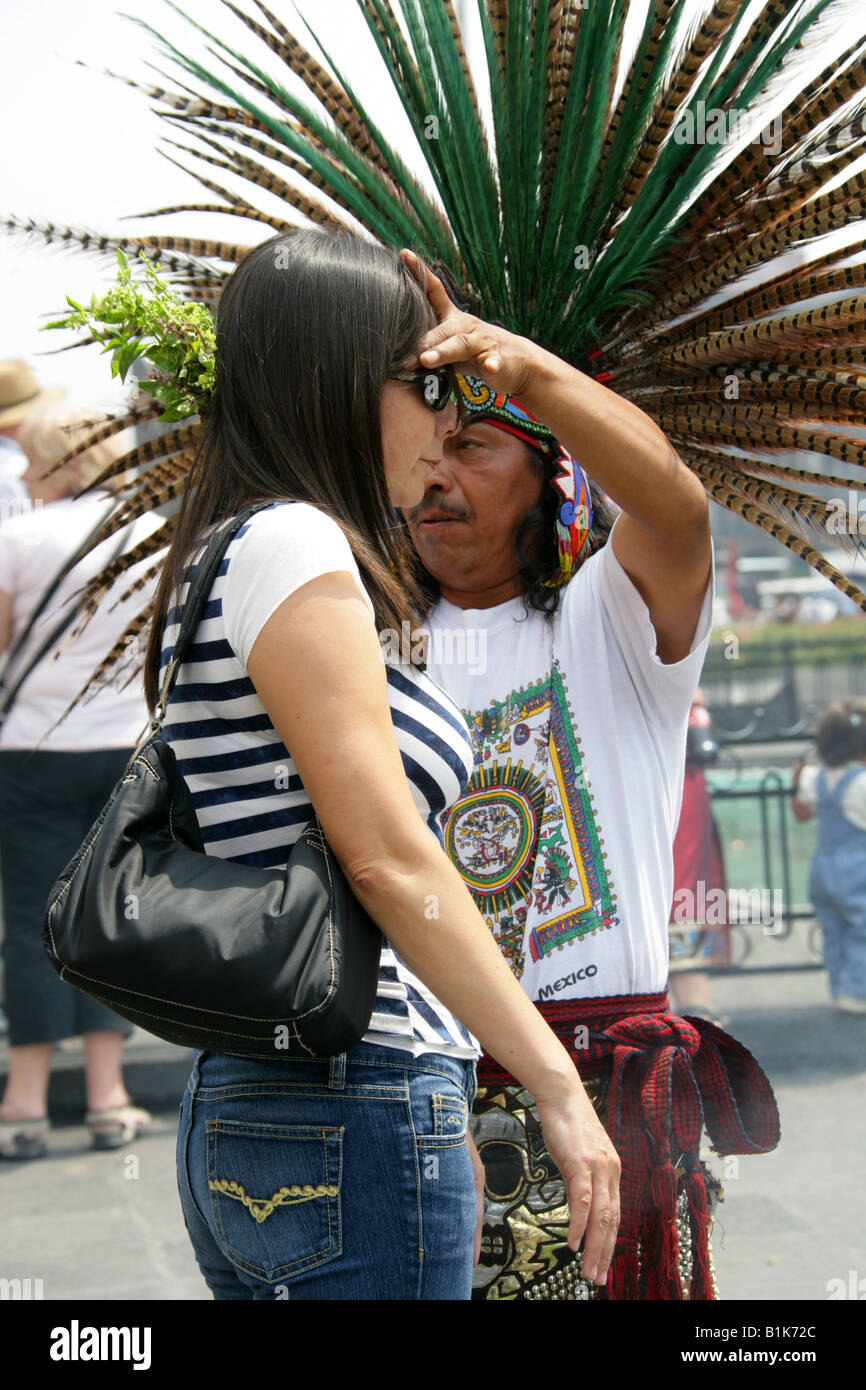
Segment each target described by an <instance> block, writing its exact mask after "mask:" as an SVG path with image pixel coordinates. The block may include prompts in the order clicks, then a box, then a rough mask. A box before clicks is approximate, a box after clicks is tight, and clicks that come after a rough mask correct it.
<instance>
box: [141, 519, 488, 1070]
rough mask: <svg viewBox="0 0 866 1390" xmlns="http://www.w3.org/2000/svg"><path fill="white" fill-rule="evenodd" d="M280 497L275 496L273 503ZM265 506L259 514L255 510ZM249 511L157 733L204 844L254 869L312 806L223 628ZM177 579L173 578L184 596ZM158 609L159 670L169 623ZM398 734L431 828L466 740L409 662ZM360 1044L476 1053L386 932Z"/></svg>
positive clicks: (272, 860) (446, 703)
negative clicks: (161, 621) (161, 622)
mask: <svg viewBox="0 0 866 1390" xmlns="http://www.w3.org/2000/svg"><path fill="white" fill-rule="evenodd" d="M277 505H279V504H277ZM262 515H264V513H263V512H259V513H257V514H256V516H262ZM256 516H253V517H251V518H250V520H249V521H248V522H247V523H246V524H245V525H244V526H242V527H241V528H240V530H239V531H238V534H237V535H236V536H235V537H234V538H233V540H232V542H231V544H230V546H229V548H228V550H227V552H226V555H225V557H224V559H223V562H222V564H221V566H220V568H219V571H218V573H217V577H216V579H215V581H214V585H213V588H212V590H211V593H210V596H209V599H208V603H207V606H206V608H205V611H204V616H203V618H202V621H201V623H200V624H199V627H198V630H197V632H196V634H195V643H194V645H193V647H192V649H191V651H190V655H189V659H188V660H187V661H186V662H184V664H183V665H182V666H181V667H180V670H179V671H178V676H177V680H176V683H175V686H174V689H173V691H172V694H171V698H170V700H169V702H168V708H167V711H166V716H165V722H164V725H163V734H164V737H165V739H166V741H167V742H168V743H169V744H170V745H171V747H172V749H173V751H174V754H175V756H176V758H177V760H178V765H179V768H180V771H181V773H182V775H183V777H184V780H185V781H186V783H187V786H188V787H189V789H190V792H191V793H192V798H193V802H194V805H195V810H196V816H197V818H198V822H199V826H200V828H201V833H202V839H203V841H204V845H205V849H206V850H207V853H208V854H214V855H217V856H218V857H220V858H222V859H235V860H238V861H239V862H241V863H244V864H250V865H253V866H255V867H258V868H273V867H282V866H284V865H285V864H286V863H287V861H288V852H289V849H290V847H291V846H292V845H293V844H294V842H295V841H296V840H297V838H298V836H299V835H300V833H301V831H302V830H303V828H304V826H305V825H306V824H307V822H308V821H309V820H310V817H311V813H312V804H311V802H310V799H309V797H308V796H307V794H306V791H305V790H304V787H303V784H302V782H301V779H300V777H299V776H298V773H297V770H296V768H295V765H294V763H293V761H292V759H291V757H290V756H289V753H288V750H287V749H286V747H285V745H284V744H283V742H282V740H281V739H280V737H279V734H278V733H277V731H276V729H274V727H273V725H272V724H271V722H270V719H269V718H268V715H267V713H266V711H265V708H264V706H263V704H262V702H261V700H260V699H259V697H258V695H257V694H256V691H255V689H254V687H253V684H252V682H251V680H250V679H249V676H248V675H247V673H246V670H245V668H244V666H243V665H242V663H241V661H240V660H239V659H238V657H237V655H236V654H235V652H234V650H233V649H232V646H231V644H230V642H229V640H228V638H227V636H226V629H225V624H224V621H223V612H222V596H223V591H224V588H225V583H226V575H227V573H228V569H229V566H230V564H231V562H232V556H233V553H234V552H235V550H236V547H237V546H238V545H239V544H240V542H241V540H242V538H243V537H244V536H245V535H246V534H247V532H248V531H249V530H250V528H251V527H252V526H254V525H255V522H256ZM187 591H188V584H187V585H185V586H184V589H183V593H182V600H183V599H185V597H186V593H187ZM179 617H180V608H179V607H178V606H175V607H174V608H172V609H171V611H170V612H169V614H168V619H167V622H166V627H165V633H164V637H163V647H162V670H163V671H164V669H165V666H166V665H167V663H168V662H169V661H170V659H171V655H172V651H173V649H174V643H175V641H176V639H177V636H178V632H179ZM387 679H388V693H389V699H390V704H391V712H392V718H393V721H394V729H395V733H396V736H397V744H398V747H399V749H400V754H401V757H402V759H403V766H404V768H405V771H406V776H407V778H408V780H409V784H410V787H411V790H412V795H413V798H414V801H415V804H416V806H417V807H418V810H419V812H420V813H421V815H422V816H424V818H425V820H426V821H427V824H428V826H429V827H430V830H431V831H432V833H433V834H435V835H436V836H437V838H439V837H440V832H439V828H438V821H437V817H438V816H439V814H440V813H441V811H443V810H444V809H445V808H446V807H448V806H450V805H452V804H453V803H454V801H456V800H457V799H458V798H459V797H460V796H461V795H462V793H463V790H464V789H465V786H466V783H467V781H468V778H469V774H470V772H471V769H472V748H471V744H470V742H469V739H468V736H467V733H466V727H465V724H464V722H463V719H462V716H461V714H460V712H459V710H458V709H457V707H456V706H455V705H453V704H452V703H451V701H450V700H448V698H447V696H445V695H444V694H443V693H442V691H441V690H439V688H438V686H436V685H434V684H433V682H432V681H431V680H430V679H429V678H428V677H427V676H425V675H424V674H423V672H418V671H414V670H412V669H411V668H410V667H408V666H401V667H396V666H393V665H388V667H387ZM364 1041H365V1042H371V1043H378V1044H379V1045H380V1046H388V1047H398V1048H401V1049H403V1050H406V1051H409V1052H412V1053H421V1052H426V1051H437V1052H441V1051H447V1052H451V1053H454V1052H456V1053H457V1054H458V1055H461V1056H465V1057H474V1056H476V1055H477V1048H476V1047H475V1045H474V1042H473V1039H472V1038H471V1035H470V1034H469V1033H468V1031H467V1030H466V1029H465V1028H464V1027H463V1025H462V1024H461V1023H459V1022H458V1021H457V1020H456V1019H455V1018H454V1017H453V1015H452V1014H451V1013H450V1012H449V1011H448V1010H447V1009H446V1008H445V1006H444V1005H443V1004H440V1003H439V1002H438V1000H436V999H435V998H434V996H433V995H432V994H431V993H430V991H429V990H428V989H427V988H426V986H425V985H424V984H423V983H422V981H421V980H419V979H418V978H417V976H415V975H413V973H412V972H411V971H410V970H409V968H408V966H407V965H406V964H405V963H404V962H403V961H402V960H401V959H400V958H399V956H398V955H397V953H396V952H395V951H394V949H393V948H392V947H391V946H390V945H389V944H388V942H387V941H386V942H385V945H384V947H383V950H382V963H381V968H380V976H379V990H378V995H377V1000H376V1005H375V1011H374V1014H373V1017H372V1020H371V1023H370V1030H369V1032H368V1033H367V1034H366V1035H365V1038H364Z"/></svg>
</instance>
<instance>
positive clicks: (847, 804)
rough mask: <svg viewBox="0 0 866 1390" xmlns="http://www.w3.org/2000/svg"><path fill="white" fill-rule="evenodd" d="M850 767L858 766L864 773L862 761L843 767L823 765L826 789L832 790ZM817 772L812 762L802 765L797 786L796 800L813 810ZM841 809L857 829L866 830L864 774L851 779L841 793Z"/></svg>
mask: <svg viewBox="0 0 866 1390" xmlns="http://www.w3.org/2000/svg"><path fill="white" fill-rule="evenodd" d="M852 767H859V768H860V771H861V772H863V773H866V766H864V764H863V763H846V764H845V766H844V767H825V768H824V776H825V778H826V780H827V790H828V791H831V792H832V791H834V790H835V789H836V787H837V786H838V784H839V783H840V782H841V780H842V778H843V777H844V775H845V773H846V772H848V771H849V770H850V769H851V768H852ZM818 772H819V768H818V767H817V766H816V765H815V764H814V763H812V764H809V765H808V766H807V767H804V768H803V771H802V772H801V773H800V781H799V784H798V788H797V800H798V801H802V802H804V804H805V805H806V806H811V807H812V809H813V810H817V808H818ZM841 810H842V815H843V816H844V817H845V819H846V820H849V821H850V822H851V824H852V825H856V826H857V829H858V830H866V776H863V777H853V778H852V779H851V781H850V783H849V784H848V786H847V787H846V788H845V791H844V792H843V794H842V807H841Z"/></svg>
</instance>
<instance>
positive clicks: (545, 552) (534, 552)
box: [417, 441, 614, 619]
mask: <svg viewBox="0 0 866 1390" xmlns="http://www.w3.org/2000/svg"><path fill="white" fill-rule="evenodd" d="M521 442H522V443H523V445H524V448H525V449H526V453H527V456H528V458H529V461H530V463H531V464H532V467H533V469H534V470H535V472H536V473H537V474H538V475H539V476H540V477H541V478H542V479H543V480H544V483H545V486H544V487H543V488H542V490H541V496H540V497H539V499H538V502H537V503H536V505H535V506H534V507H531V508H530V510H529V511H528V512H527V513H526V515H525V516H524V518H523V520H522V521H521V522H520V525H519V526H518V528H517V531H516V532H515V536H514V548H515V551H516V553H517V558H518V559H519V561H520V569H519V571H518V573H517V591H518V593H519V594H520V596H521V597H522V598H523V602H524V607H525V608H526V612H527V614H528V613H529V612H530V610H534V611H535V612H537V613H543V614H544V616H545V617H546V618H548V619H552V618H553V615H554V613H556V611H557V609H558V608H559V602H560V599H561V597H562V588H561V587H560V588H556V589H550V588H547V587H545V581H546V580H549V579H552V578H553V576H554V575H555V574H556V571H557V570H558V569H559V551H558V549H557V544H556V516H557V513H558V511H559V509H560V507H561V506H562V497H561V495H560V493H559V492H558V491H557V489H556V488H554V487H553V486H552V483H553V479H554V478H555V477H556V474H557V473H558V471H559V470H558V466H557V464H556V463H554V461H553V460H552V459H551V458H549V457H548V455H547V454H546V453H545V452H544V451H543V450H542V449H536V448H534V447H533V446H532V445H531V444H527V443H526V442H525V441H521ZM589 489H590V496H591V499H592V512H593V518H592V530H591V532H590V540H589V545H588V546H587V547H586V550H585V553H584V555H583V556H582V557H581V560H580V561H579V563H578V565H577V567H576V568H579V567H580V565H581V564H583V563H584V561H585V560H587V559H589V557H590V555H594V554H595V552H596V551H597V550H600V549H601V547H602V546H603V545H605V544H606V543H607V538H608V536H609V535H610V531H611V527H612V526H613V523H614V514H613V513H612V511H611V507H610V504H609V503H608V501H607V499H606V498H605V497H604V494H603V493H602V492H601V491H600V489H599V488H598V487H596V485H595V483H593V482H592V481H590V485H589ZM417 581H418V588H419V589H420V590H421V593H422V595H423V600H424V609H425V611H427V610H428V609H430V608H432V607H433V604H434V603H435V602H436V600H437V599H438V597H439V584H438V582H437V580H435V579H434V578H433V575H432V574H430V573H429V572H428V571H427V570H426V569H424V567H423V565H422V564H421V561H420V559H418V560H417Z"/></svg>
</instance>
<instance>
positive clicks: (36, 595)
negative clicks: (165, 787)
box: [0, 492, 161, 753]
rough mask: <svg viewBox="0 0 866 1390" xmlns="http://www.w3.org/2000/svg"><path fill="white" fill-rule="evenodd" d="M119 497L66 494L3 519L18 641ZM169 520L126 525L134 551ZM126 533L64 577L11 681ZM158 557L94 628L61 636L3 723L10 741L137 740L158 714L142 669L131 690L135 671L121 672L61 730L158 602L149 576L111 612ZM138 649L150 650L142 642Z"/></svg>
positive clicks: (2, 564)
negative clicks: (106, 661) (82, 694)
mask: <svg viewBox="0 0 866 1390" xmlns="http://www.w3.org/2000/svg"><path fill="white" fill-rule="evenodd" d="M109 502H110V497H109V494H108V493H106V492H98V493H95V494H94V495H93V496H92V497H82V498H79V499H78V500H77V501H74V500H72V499H71V498H63V499H62V500H60V501H58V502H51V503H49V504H48V505H47V506H43V507H37V508H34V509H33V510H32V511H29V512H26V513H23V514H21V515H19V516H16V517H13V518H11V519H10V520H8V521H7V522H5V523H4V524H3V526H2V527H0V591H2V592H3V593H5V594H9V595H11V598H12V631H11V637H10V642H9V646H10V647H11V646H12V644H13V642H15V641H16V640H17V638H18V635H19V633H20V632H22V631H23V629H24V627H25V626H26V624H27V622H28V621H29V618H30V614H31V613H32V612H33V610H34V608H35V607H36V605H37V604H38V602H39V600H40V599H41V597H42V595H43V593H44V592H45V590H46V589H47V587H48V585H49V583H50V581H51V578H52V576H53V575H55V574H57V573H58V571H59V570H60V569H62V567H63V566H64V565H65V564H66V562H67V561H68V560H69V559H70V558H71V556H72V555H74V553H75V551H76V550H77V549H78V547H79V546H80V545H81V544H82V542H83V541H84V539H85V538H86V537H87V535H88V534H89V533H90V532H91V531H92V530H93V528H94V526H95V525H96V523H97V521H98V520H99V519H100V517H103V516H105V515H106V514H107V512H108V507H109ZM160 523H161V518H160V517H158V516H154V515H153V514H148V515H146V516H143V517H140V518H139V519H138V520H137V521H135V522H134V523H133V524H132V525H131V526H130V527H128V528H127V530H126V539H125V541H124V550H131V549H132V547H133V546H135V545H138V544H139V542H140V541H142V540H144V538H145V537H146V536H148V535H150V533H151V532H152V531H154V530H155V529H156V528H157V527H158V526H159V524H160ZM119 541H120V535H119V533H118V535H115V536H110V537H109V538H108V540H106V541H103V542H102V543H101V545H99V546H98V547H97V548H96V549H95V550H93V551H91V552H90V554H89V555H87V556H86V557H85V558H84V559H83V560H81V561H80V562H79V563H78V564H77V565H76V566H75V569H74V570H72V571H71V572H70V573H69V574H68V575H66V577H65V578H64V579H63V580H62V582H61V584H60V586H59V588H58V590H57V592H56V593H55V594H53V596H52V598H51V600H50V602H49V604H48V606H47V607H46V609H45V610H44V612H43V613H42V615H41V617H40V618H39V619H38V621H37V623H36V625H35V627H34V629H33V631H32V632H31V634H30V636H29V638H28V639H27V643H26V645H25V647H24V650H23V651H22V652H21V653H20V654H19V655H18V657H17V658H16V660H15V662H14V664H13V666H12V667H11V669H10V671H9V684H10V685H12V684H14V682H15V679H16V673H18V672H21V671H24V670H25V669H26V667H27V663H28V662H29V661H30V659H31V657H32V656H33V655H35V653H36V651H38V649H39V648H40V646H41V645H42V643H43V642H44V641H45V639H46V637H48V635H49V634H50V633H51V632H52V631H53V629H54V628H55V627H56V626H57V624H58V623H59V622H60V619H61V617H62V615H63V613H64V611H66V605H67V602H68V600H69V599H70V598H71V597H72V595H73V594H74V593H75V592H76V590H78V589H81V588H82V586H83V585H84V584H86V583H87V581H88V580H89V579H91V578H92V577H93V576H94V575H95V574H98V573H99V571H100V570H101V569H102V568H103V567H104V566H105V565H106V564H107V563H108V561H109V560H110V559H111V558H112V557H113V556H114V554H115V552H116V550H117V546H118V543H119ZM151 563H152V560H144V561H142V562H140V563H139V564H138V565H134V566H133V567H132V568H131V569H129V570H128V571H127V572H126V574H124V575H122V576H121V578H120V580H119V581H118V582H117V584H116V585H115V586H114V587H113V588H112V589H111V590H110V591H109V593H108V594H106V595H105V596H104V597H103V598H102V599H101V600H100V603H99V607H98V609H97V611H96V613H94V615H93V617H92V618H91V620H90V622H89V623H88V625H87V627H86V628H85V629H84V631H83V632H82V633H81V634H80V635H79V636H77V637H73V638H70V633H71V632H72V631H73V630H74V628H75V625H76V624H75V623H73V624H72V625H71V627H70V628H69V629H68V630H67V632H65V633H64V634H63V637H62V638H61V650H60V655H59V656H58V657H57V659H56V660H55V659H54V657H53V654H52V653H51V652H49V653H47V654H46V656H45V657H43V659H42V660H41V661H40V662H39V663H38V665H37V666H36V667H35V668H34V669H33V671H32V672H31V673H30V675H29V676H28V677H27V680H26V681H25V682H24V684H23V685H22V687H21V689H20V690H19V692H18V694H17V696H16V698H15V702H14V704H13V706H12V709H11V711H10V713H9V716H8V718H7V719H6V722H5V723H4V724H3V727H2V730H0V747H2V748H36V749H38V750H39V751H40V752H50V751H55V752H76V753H77V752H86V751H88V750H92V749H97V748H133V747H135V744H136V742H137V741H138V738H139V735H140V734H141V732H142V730H143V729H144V727H145V726H146V724H147V719H148V715H147V709H146V706H145V703H144V689H143V685H142V679H141V676H140V675H138V676H136V678H135V680H134V681H133V682H132V683H131V684H129V685H128V686H127V687H126V689H121V688H120V687H121V685H122V683H123V681H124V679H126V678H128V675H129V672H128V670H127V672H126V675H125V676H124V674H123V672H122V671H119V672H118V675H117V676H116V677H115V680H114V681H113V682H112V684H111V685H109V686H108V687H106V688H105V689H103V690H100V692H99V693H98V694H96V695H94V696H93V697H92V698H88V699H85V700H83V701H81V702H80V703H79V704H78V705H77V706H76V708H75V709H74V710H73V711H72V712H71V714H69V715H68V716H67V717H66V718H65V719H63V720H62V722H61V723H60V724H59V725H58V726H57V728H56V729H55V728H54V727H53V726H54V724H55V723H56V721H57V720H58V719H60V717H61V715H62V714H63V712H64V711H65V710H66V708H67V707H68V705H69V704H70V702H71V701H72V700H73V699H74V698H75V696H76V695H77V694H78V692H79V691H80V690H81V689H82V688H83V687H84V686H85V685H86V684H87V682H88V681H89V680H90V678H91V677H92V675H93V673H94V672H95V671H96V669H97V668H98V666H99V664H100V662H101V661H102V659H103V657H105V656H106V655H107V654H108V652H109V651H110V650H111V648H112V647H113V646H114V644H115V642H117V641H118V639H119V638H120V637H121V636H122V635H123V632H124V631H125V629H126V628H127V626H128V625H129V623H130V622H131V621H132V619H133V618H134V617H135V616H136V614H137V613H140V612H141V610H142V608H144V607H145V605H146V604H147V603H148V602H149V601H150V598H151V596H152V594H153V590H154V588H155V582H156V581H155V580H148V583H147V584H146V585H145V586H144V587H143V588H141V589H140V590H138V592H136V593H134V594H132V595H131V597H130V598H128V599H126V600H125V601H124V602H123V603H122V604H120V605H119V606H118V607H117V608H115V609H114V611H113V612H111V611H110V609H111V606H112V604H113V603H114V602H115V601H116V600H117V599H118V598H119V597H120V595H121V594H123V593H124V592H125V591H126V590H127V589H128V588H129V587H130V586H131V585H132V584H133V583H134V581H135V580H136V578H138V577H140V576H141V575H142V574H144V573H145V572H146V570H147V569H148V567H149V566H150V564H151ZM136 651H137V653H138V654H139V655H143V645H142V643H141V642H140V643H138V644H137V647H136ZM137 660H138V656H136V657H135V661H136V662H137Z"/></svg>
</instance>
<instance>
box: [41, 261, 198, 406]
mask: <svg viewBox="0 0 866 1390" xmlns="http://www.w3.org/2000/svg"><path fill="white" fill-rule="evenodd" d="M139 259H140V260H141V262H142V267H143V270H144V276H145V281H146V288H145V290H142V289H141V288H140V287H139V286H138V285H137V284H136V283H135V281H134V280H133V278H132V271H131V270H130V268H129V262H128V261H127V259H126V257H125V256H124V254H123V252H122V251H120V250H118V252H117V261H118V265H119V267H120V270H119V273H118V277H117V284H116V285H115V286H114V287H113V288H112V289H110V290H109V291H108V293H107V294H103V295H100V296H97V295H94V296H93V297H92V299H91V301H90V303H89V304H88V305H86V306H85V305H82V304H78V303H76V301H75V300H74V299H71V298H70V296H69V295H67V296H66V302H67V304H69V306H70V307H71V309H72V313H71V314H67V315H66V317H65V318H62V319H56V320H55V321H54V322H53V323H47V324H45V325H44V327H45V328H88V329H89V330H90V332H91V333H92V334H93V336H94V337H95V338H98V339H99V341H100V342H102V343H104V344H105V346H104V347H103V352H110V353H111V354H112V358H111V375H112V376H119V377H120V379H121V381H124V382H125V381H126V377H127V374H128V372H129V370H130V368H131V367H132V364H133V363H134V362H137V361H138V360H139V359H140V358H143V359H144V360H145V361H147V362H149V363H150V364H151V366H152V367H154V368H155V369H156V370H155V373H154V374H152V375H151V376H150V377H149V378H147V379H146V380H142V381H140V382H139V386H140V387H141V389H142V391H147V392H148V393H149V394H150V395H151V396H153V397H154V398H155V399H156V400H158V401H160V402H161V403H162V405H163V406H164V410H163V413H162V415H160V417H159V418H160V420H164V421H171V420H184V419H186V417H187V416H188V415H197V414H198V413H199V412H200V411H201V410H202V408H203V407H204V405H205V404H206V403H207V400H208V398H209V397H210V395H211V393H212V391H213V389H214V382H215V376H214V361H215V356H216V332H215V328H214V321H213V315H212V314H211V312H210V310H209V309H208V308H207V306H206V305H204V304H194V303H190V302H189V301H188V300H185V299H182V298H181V297H180V295H179V294H177V293H175V291H174V290H172V289H171V288H170V287H169V286H168V285H167V284H166V283H165V281H164V280H161V279H160V278H159V274H158V271H159V269H160V266H159V262H157V263H156V264H155V265H154V264H153V262H152V261H150V260H149V259H148V257H147V256H146V255H145V253H144V252H143V251H141V252H139Z"/></svg>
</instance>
